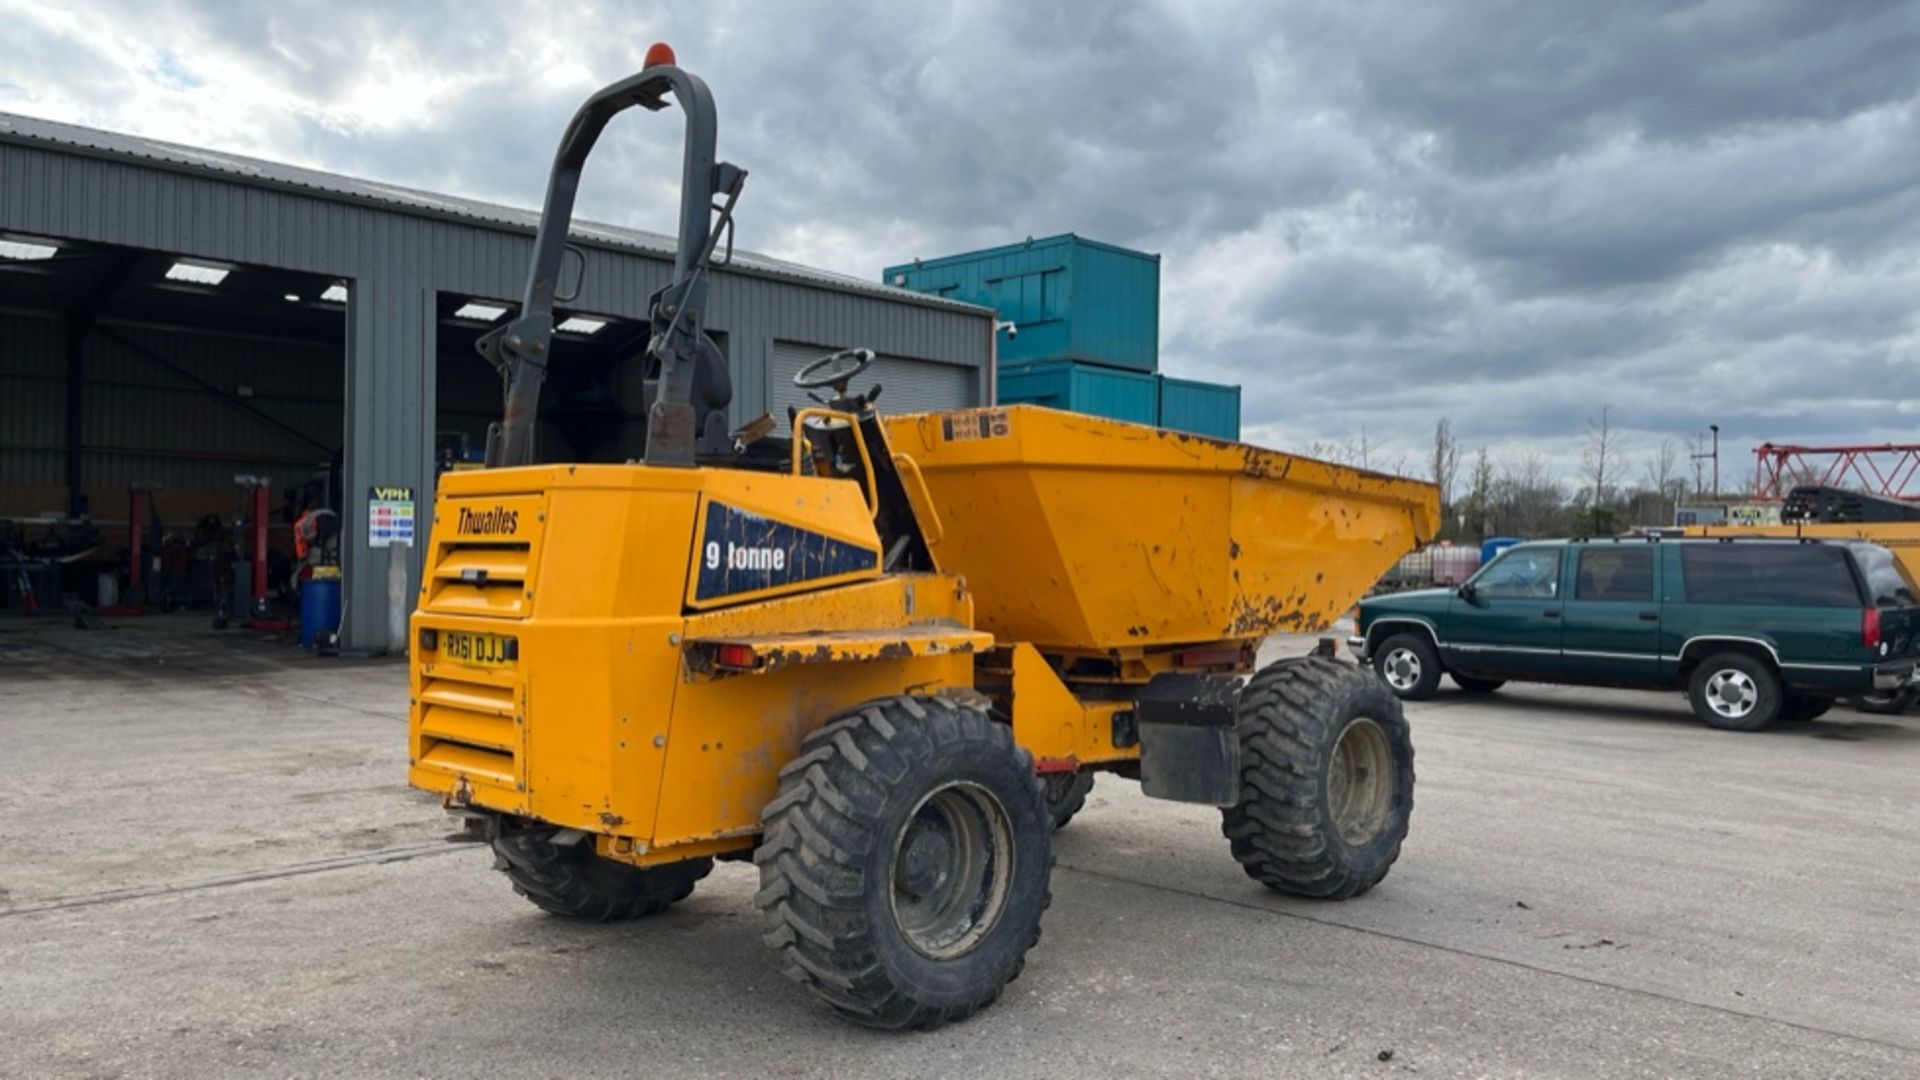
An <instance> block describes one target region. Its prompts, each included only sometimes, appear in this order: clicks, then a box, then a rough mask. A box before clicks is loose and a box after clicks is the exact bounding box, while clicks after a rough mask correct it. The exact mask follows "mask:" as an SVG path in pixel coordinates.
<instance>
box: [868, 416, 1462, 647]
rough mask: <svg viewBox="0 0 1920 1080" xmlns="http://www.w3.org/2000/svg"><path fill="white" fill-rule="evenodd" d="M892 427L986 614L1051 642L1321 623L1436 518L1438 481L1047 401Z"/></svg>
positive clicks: (1189, 638) (1000, 625)
mask: <svg viewBox="0 0 1920 1080" xmlns="http://www.w3.org/2000/svg"><path fill="white" fill-rule="evenodd" d="M887 433H888V436H889V439H890V441H891V442H892V444H893V449H894V451H895V453H896V454H899V455H902V456H904V457H906V458H911V459H912V464H911V465H910V466H906V468H905V471H906V472H908V473H909V474H911V473H912V471H913V468H914V467H916V466H917V468H918V471H919V473H920V474H921V475H922V476H924V477H925V480H926V488H927V492H928V494H929V495H930V497H931V501H932V503H933V507H932V509H933V511H934V514H933V516H934V517H936V518H937V521H935V522H932V523H931V524H932V528H931V529H930V531H931V532H934V533H936V534H937V539H936V540H935V541H934V543H933V544H932V545H931V546H932V550H933V553H934V557H935V559H936V560H938V562H939V563H940V566H941V568H942V569H944V570H950V571H954V572H957V573H959V574H961V575H963V576H964V577H965V578H966V581H967V584H968V587H969V588H970V590H971V592H972V593H973V598H974V605H975V617H976V620H977V623H978V625H979V626H980V628H981V629H984V630H988V631H990V632H991V633H993V634H994V636H995V637H997V638H1000V639H1001V640H1003V641H1025V642H1031V643H1033V644H1035V645H1037V646H1040V647H1042V648H1043V649H1053V650H1069V651H1081V650H1087V651H1106V650H1113V649H1127V648H1156V647H1164V646H1169V645H1179V644H1187V643H1204V642H1215V641H1221V640H1226V639H1247V638H1257V637H1264V636H1265V635H1268V634H1272V633H1276V632H1280V631H1314V630H1320V629H1324V628H1326V627H1328V626H1330V625H1331V624H1332V623H1333V621H1334V620H1335V619H1337V618H1338V617H1339V616H1340V615H1341V614H1342V613H1343V612H1345V611H1346V610H1347V609H1348V608H1349V607H1351V606H1352V605H1353V603H1354V601H1355V600H1356V599H1358V598H1359V597H1360V596H1361V595H1362V594H1363V593H1364V592H1365V591H1366V590H1367V588H1368V587H1369V586H1370V585H1372V584H1373V583H1374V582H1375V581H1376V580H1378V579H1379V577H1380V575H1381V574H1382V573H1384V572H1385V571H1386V569H1387V568H1388V567H1390V566H1392V565H1393V563H1394V561H1395V560H1396V559H1398V558H1399V557H1400V556H1401V555H1402V554H1404V553H1406V552H1407V551H1410V550H1412V549H1413V548H1415V547H1416V546H1418V545H1419V544H1421V543H1424V542H1426V541H1427V540H1428V539H1430V538H1431V537H1432V536H1433V534H1434V530H1435V526H1436V524H1437V523H1438V520H1439V496H1438V493H1437V490H1436V489H1435V488H1434V487H1433V485H1431V484H1426V483H1421V482H1419V481H1414V480H1406V479H1401V478H1398V477H1391V476H1385V475H1382V474H1379V473H1373V472H1367V471H1365V470H1362V469H1354V468H1347V467H1344V466H1339V465H1333V464H1329V463H1327V462H1324V461H1315V460H1313V459H1311V458H1303V457H1296V456H1294V455H1291V454H1283V453H1279V452H1276V451H1272V450H1263V449H1260V448H1259V447H1255V446H1248V445H1246V444H1244V443H1234V442H1225V441H1222V440H1218V439H1209V438H1205V437H1201V436H1196V435H1187V434H1183V433H1180V432H1173V431H1165V430H1161V429H1159V428H1152V427H1146V426H1143V425H1139V424H1128V423H1122V422H1120V421H1116V420H1106V419H1103V418H1099V417H1092V416H1083V415H1080V414H1077V413H1068V412H1061V411H1058V410H1055V409H1046V408H1040V407H1036V406H1024V405H1021V406H1011V407H1008V408H993V409H971V410H964V411H959V412H944V413H925V414H913V415H902V416H895V417H889V418H888V420H887ZM904 464H905V463H903V465H904Z"/></svg>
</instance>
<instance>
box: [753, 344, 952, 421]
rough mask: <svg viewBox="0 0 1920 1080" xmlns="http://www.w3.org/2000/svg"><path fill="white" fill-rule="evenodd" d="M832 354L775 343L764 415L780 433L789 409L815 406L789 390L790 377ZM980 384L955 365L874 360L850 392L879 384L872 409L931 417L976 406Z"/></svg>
mask: <svg viewBox="0 0 1920 1080" xmlns="http://www.w3.org/2000/svg"><path fill="white" fill-rule="evenodd" d="M834 351H835V350H833V349H829V348H822V347H820V346H818V345H801V344H799V343H797V342H791V341H776V342H774V343H773V362H772V363H771V364H770V365H769V368H770V372H771V379H772V385H770V386H768V387H767V411H768V412H771V413H772V414H773V416H774V419H776V420H778V421H779V422H780V430H781V431H782V432H784V431H786V429H787V407H788V406H792V407H794V408H796V409H802V408H806V407H807V406H809V405H812V404H814V402H813V401H812V400H811V399H810V398H808V397H807V392H806V391H805V390H802V389H800V388H798V387H796V386H794V385H793V376H794V373H796V372H798V371H799V370H800V369H801V368H803V367H806V366H807V365H808V364H811V363H813V362H814V361H815V360H818V359H819V358H821V357H822V356H825V355H827V354H828V353H831V352H834ZM978 382H979V377H978V373H977V372H976V371H975V369H973V368H970V367H965V366H962V365H959V364H936V363H933V362H931V361H927V360H903V359H901V358H899V357H896V356H877V357H875V358H874V361H873V366H872V367H869V368H868V369H867V370H866V371H864V372H862V373H861V375H860V377H859V378H857V379H855V380H854V381H853V389H855V390H865V389H870V388H871V387H872V386H873V385H874V384H875V383H878V384H879V385H880V388H881V393H880V400H879V401H878V402H876V403H875V404H876V405H877V406H878V408H879V409H880V411H881V412H882V413H885V414H892V413H910V412H930V411H932V410H935V409H964V408H968V407H970V406H972V405H976V404H978V403H979V393H978V391H977V389H976V387H977V384H978ZM815 392H816V393H818V391H815ZM822 396H825V395H824V394H823V395H822Z"/></svg>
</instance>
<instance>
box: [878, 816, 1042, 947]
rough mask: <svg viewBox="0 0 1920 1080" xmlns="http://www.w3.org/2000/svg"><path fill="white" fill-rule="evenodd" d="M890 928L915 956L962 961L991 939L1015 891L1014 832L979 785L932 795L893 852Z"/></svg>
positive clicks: (910, 819) (909, 821)
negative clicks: (896, 929) (961, 957)
mask: <svg viewBox="0 0 1920 1080" xmlns="http://www.w3.org/2000/svg"><path fill="white" fill-rule="evenodd" d="M892 866H893V872H892V879H893V887H892V890H891V898H892V907H893V920H894V923H895V925H897V926H898V927H899V928H900V933H901V935H902V936H904V937H905V938H906V939H907V944H909V945H911V946H913V948H914V950H915V951H916V952H919V953H921V954H922V955H925V956H929V957H932V958H933V959H935V960H946V959H951V958H953V957H955V956H959V955H961V954H963V953H965V952H967V951H968V950H969V949H972V948H973V947H974V946H975V945H978V944H979V943H980V940H981V939H982V938H984V937H986V936H987V934H989V933H990V932H992V930H993V928H994V926H995V924H997V923H998V922H999V921H1000V916H1001V914H1002V913H1003V912H1004V911H1005V910H1006V906H1007V894H1008V892H1009V890H1010V886H1011V885H1012V883H1013V826H1012V824H1011V823H1010V822H1009V821H1008V819H1007V811H1006V808H1005V807H1003V806H1001V805H1000V800H999V799H998V798H996V797H994V795H993V793H992V792H990V791H988V790H987V789H986V788H983V787H981V786H980V785H978V784H974V783H971V782H968V781H956V782H954V783H951V784H947V785H946V786H944V787H940V788H936V789H935V790H934V791H932V792H931V793H929V794H928V795H927V796H926V798H924V799H921V800H920V804H919V805H918V806H916V807H914V810H913V813H912V814H911V815H909V816H908V818H907V823H906V824H905V825H904V826H902V827H901V829H900V834H899V836H898V837H896V838H895V840H894V845H893V863H892Z"/></svg>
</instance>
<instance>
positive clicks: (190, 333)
mask: <svg viewBox="0 0 1920 1080" xmlns="http://www.w3.org/2000/svg"><path fill="white" fill-rule="evenodd" d="M748 164H749V165H751V163H750V162H749V163H748ZM743 205H744V209H745V211H746V217H747V218H748V220H749V221H750V220H751V217H752V205H753V202H752V186H751V184H749V186H748V189H747V200H746V202H745V203H744V204H743ZM537 223H538V215H537V214H535V213H532V212H530V211H524V210H517V209H511V208H507V207H502V206H497V205H492V204H488V203H481V202H474V201H470V200H465V199H458V198H453V197H449V196H442V195H434V194H428V193H425V192H420V191H412V190H407V189H403V188H397V187H392V186H390V185H386V184H380V183H375V182H371V181H365V180H356V179H351V178H348V177H343V176H337V175H332V174H328V173H322V172H316V171H312V170H307V169H300V168H293V167H290V166H285V165H279V164H273V163H269V162H264V161H259V160H254V159H249V158H243V157H237V156H233V155H228V154H221V153H217V152H212V151H206V150H199V149H192V148H188V147H183V146H176V145H170V144H166V143H159V142H154V141H151V140H147V139H141V138H135V137H130V136H125V135H118V134H112V133H107V132H102V131H97V130H92V129H88V128H81V127H74V126H70V125H65V124H57V123H52V122H49V121H44V120H36V119H31V118H27V117H19V116H11V115H6V114H0V518H5V519H11V520H12V521H14V522H16V523H21V525H22V527H23V528H24V529H26V530H27V531H28V532H29V533H30V532H31V530H32V529H33V528H34V527H35V526H36V525H37V526H41V527H44V528H57V527H58V526H57V525H55V524H54V522H53V520H52V519H54V518H60V519H65V518H67V517H68V516H69V515H72V516H75V517H78V516H79V515H82V514H85V515H90V516H91V518H92V519H93V520H94V521H96V522H98V523H100V524H101V525H102V526H103V532H104V534H105V536H106V537H107V544H106V546H109V547H116V548H117V547H124V546H125V545H126V542H127V540H126V533H127V530H126V527H125V524H124V523H125V522H126V521H127V519H128V518H129V517H130V513H129V510H128V509H127V508H128V506H129V494H128V493H129V490H130V489H131V488H133V487H135V486H141V485H155V486H156V488H157V490H156V491H155V492H154V494H153V495H152V505H153V507H154V509H155V510H157V511H158V513H159V515H160V517H161V518H162V519H163V520H164V522H165V525H166V528H167V529H168V530H174V529H176V528H189V527H191V526H192V524H193V523H195V522H197V521H200V520H201V519H202V518H204V517H205V516H206V515H210V514H211V515H217V516H218V517H219V518H221V519H222V520H223V521H231V520H233V519H234V518H235V516H236V513H237V512H238V507H239V498H240V494H239V489H238V487H237V486H236V482H235V478H236V477H237V476H260V477H265V478H267V479H268V480H269V481H270V483H271V485H272V489H273V491H274V492H275V495H274V499H275V501H274V505H275V507H276V508H277V507H279V505H280V500H281V498H282V495H283V493H285V492H289V491H295V490H302V491H309V490H310V491H320V490H325V491H326V492H328V493H329V495H328V499H329V501H330V502H331V503H332V504H333V505H334V507H335V508H336V509H337V511H338V512H339V514H340V519H341V536H342V543H341V556H342V559H341V561H342V564H343V570H344V576H345V599H346V603H345V610H346V616H345V621H344V626H343V643H344V644H345V645H346V646H348V647H379V646H382V645H384V644H385V643H386V641H387V625H388V615H389V602H388V591H389V590H388V587H387V557H388V556H387V553H386V552H383V551H380V550H377V549H376V548H374V547H372V546H370V545H369V536H368V500H369V496H370V493H371V492H372V491H373V490H374V489H376V488H393V487H402V488H411V489H412V490H413V492H414V493H416V498H417V501H418V504H419V507H420V510H421V514H420V516H421V524H422V529H423V531H424V529H425V528H426V524H427V519H428V518H429V517H430V515H429V514H427V513H426V509H427V507H428V506H429V505H430V502H431V499H432V495H433V482H434V477H435V475H436V472H437V470H438V469H439V468H441V467H443V465H444V464H445V462H446V461H447V460H448V459H461V458H467V457H470V456H471V455H472V454H475V453H477V452H478V451H479V450H480V448H481V447H482V446H483V445H484V436H485V431H486V426H487V423H488V422H489V421H490V420H492V419H494V418H496V417H497V414H498V412H499V408H500V384H499V379H498V376H497V375H496V374H495V372H494V371H493V369H492V368H491V367H490V366H488V365H487V364H486V363H485V362H484V361H482V360H481V359H480V358H479V357H478V356H477V355H476V354H475V353H474V350H473V344H474V341H475V339H476V338H477V337H478V336H479V334H481V333H482V332H484V331H485V330H486V329H488V328H489V327H490V326H491V325H493V324H494V323H496V322H497V321H499V319H500V318H501V316H503V315H504V314H505V312H506V309H507V308H508V306H509V305H510V303H511V302H513V301H516V300H517V299H518V297H519V296H520V293H521V290H522V289H523V287H524V285H525V274H526V265H527V260H528V258H529V256H530V253H531V247H532V238H533V233H534V229H535V227H536V225H537ZM573 243H574V245H575V246H576V247H577V248H578V250H579V251H580V252H581V254H582V260H581V261H582V262H583V264H584V273H583V276H582V278H581V280H580V286H579V290H578V293H577V296H576V298H575V299H573V300H572V301H570V302H569V303H568V304H567V305H565V308H564V310H563V311H562V312H561V313H560V314H561V315H562V316H563V317H565V318H567V319H568V320H569V321H568V322H566V323H563V324H562V325H561V326H560V331H561V333H560V334H559V335H558V341H557V344H556V348H555V354H554V364H553V368H552V371H551V374H550V377H549V380H548V384H547V390H546V394H545V397H544V399H543V409H542V420H541V425H540V429H539V430H540V435H539V439H540V456H541V458H542V459H544V460H567V461H621V460H627V459H630V458H633V457H637V456H638V454H639V450H640V443H639V440H638V437H637V435H638V433H637V432H636V430H635V421H636V419H637V418H638V417H639V416H640V415H641V413H640V397H641V392H640V383H641V378H642V363H643V350H644V347H645V343H646V315H647V312H646V302H647V297H648V296H649V295H650V294H651V293H652V292H653V291H655V290H656V289H658V288H660V287H661V286H663V285H665V284H666V282H667V279H668V276H669V274H670V271H671V268H672V246H673V241H672V240H671V239H670V238H668V237H665V236H661V235H658V234H654V233H648V232H641V231H636V230H631V229H623V228H613V227H608V226H603V225H593V224H588V223H576V225H575V228H574V231H573ZM711 295H712V299H711V304H710V307H709V326H710V328H711V329H712V331H713V332H714V336H715V338H716V340H718V342H719V343H720V345H721V347H722V348H723V349H724V350H725V351H726V353H727V354H728V357H729V361H730V366H731V369H732V372H733V379H734V400H733V405H732V414H733V415H732V420H733V421H734V422H735V423H736V424H737V423H741V422H744V421H746V420H748V419H751V418H752V417H754V416H757V415H759V414H760V413H761V412H763V411H769V412H773V413H775V414H776V415H777V416H782V417H784V413H785V409H786V406H787V405H789V404H792V403H794V402H796V401H797V400H798V399H799V392H798V391H794V390H793V389H792V388H791V386H790V382H789V380H790V378H791V376H792V375H793V373H794V372H795V371H796V370H798V369H799V367H800V366H801V365H802V364H803V363H805V362H806V361H808V360H810V359H813V358H815V357H817V356H819V355H821V354H823V353H826V352H829V351H832V350H834V349H838V348H843V347H852V346H865V347H869V348H872V349H874V350H875V351H876V352H878V353H879V354H880V356H881V360H880V363H879V364H878V365H877V370H876V371H874V373H873V374H872V378H873V379H874V380H876V381H878V382H879V383H881V384H882V385H883V386H884V387H885V392H886V393H885V404H886V406H887V407H889V408H891V409H892V410H894V411H908V410H913V409H923V408H949V407H961V406H967V405H974V404H982V403H985V402H987V401H989V400H990V399H991V394H992V363H993V361H992V357H993V354H994V338H993V335H994V315H993V312H992V311H991V310H990V309H987V308H982V307H976V306H972V305H967V304H961V303H956V302H953V301H950V300H944V299H941V298H939V297H935V296H928V295H924V294H921V293H917V292H910V291H907V290H904V289H897V288H890V287H888V286H885V285H882V284H879V283H873V282H865V281H861V280H858V279H854V278H850V277H845V276H841V275H837V274H832V273H826V272H822V271H819V270H813V269H809V268H807V267H804V266H799V265H795V264H793V263H788V262H783V261H780V260H776V259H770V258H766V257H762V256H757V255H752V254H749V253H746V252H736V253H735V255H734V258H733V261H732V263H731V264H730V265H728V266H727V267H726V268H724V269H722V270H719V271H717V272H716V274H715V277H714V279H713V286H712V294H711ZM116 526H117V528H118V532H117V533H116V532H115V528H116ZM275 530H276V532H275V537H276V539H275V543H276V545H280V544H283V543H284V540H285V537H286V528H285V526H284V524H283V522H281V521H280V520H279V519H277V518H276V520H275ZM16 535H24V534H22V533H16ZM398 550H405V549H398ZM421 550H422V549H421V548H419V547H415V548H413V549H412V551H411V560H410V568H409V574H408V579H407V589H406V593H405V596H406V597H407V598H408V599H407V600H406V601H404V602H405V603H409V604H410V603H411V598H412V597H413V596H414V595H415V594H416V593H417V592H418V586H419V576H418V575H419V571H420V561H421V558H420V557H421ZM0 554H4V553H0ZM87 599H89V600H91V599H92V597H91V596H89V597H87Z"/></svg>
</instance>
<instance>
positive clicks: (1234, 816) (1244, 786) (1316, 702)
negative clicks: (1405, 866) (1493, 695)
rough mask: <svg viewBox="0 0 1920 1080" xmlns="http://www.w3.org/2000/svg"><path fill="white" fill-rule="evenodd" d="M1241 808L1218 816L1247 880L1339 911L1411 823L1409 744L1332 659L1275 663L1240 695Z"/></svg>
mask: <svg viewBox="0 0 1920 1080" xmlns="http://www.w3.org/2000/svg"><path fill="white" fill-rule="evenodd" d="M1234 724H1235V727H1236V729H1237V731H1238V734H1239V740H1240V802H1239V803H1238V804H1237V805H1235V806H1231V807H1228V808H1227V809H1225V810H1223V811H1222V812H1221V813H1222V815H1223V817H1224V821H1223V823H1222V829H1223V831H1224V832H1225V833H1226V836H1227V839H1228V841H1229V842H1231V844H1232V845H1233V857H1234V858H1235V859H1237V860H1239V862H1240V865H1241V866H1242V867H1243V868H1244V869H1245V870H1246V872H1247V874H1248V876H1250V877H1252V878H1253V879H1254V880H1256V881H1259V882H1261V883H1262V884H1264V885H1266V886H1268V887H1269V888H1272V889H1276V890H1278V891H1280V892H1284V893H1290V894H1293V895H1295V896H1308V897H1315V898H1320V899H1328V900H1344V899H1346V898H1348V897H1351V896H1358V895H1359V894H1361V893H1363V892H1366V891H1367V890H1368V889H1370V888H1372V887H1373V886H1374V885H1376V884H1378V883H1379V882H1380V879H1381V878H1384V877H1386V876H1387V870H1388V869H1389V868H1391V867H1392V866H1393V863H1394V860H1395V859H1397V858H1399V857H1400V844H1401V841H1403V840H1404V839H1406V835H1407V822H1408V819H1409V817H1410V816H1411V814H1412V812H1413V740H1412V737H1411V736H1410V734H1409V732H1408V729H1407V720H1406V716H1405V715H1404V714H1403V712H1402V711H1401V706H1400V701H1399V699H1398V698H1397V697H1395V696H1394V694H1393V692H1392V691H1391V690H1390V689H1389V688H1388V687H1387V686H1386V684H1385V683H1383V682H1382V681H1381V680H1379V679H1376V678H1374V677H1373V676H1372V675H1370V674H1368V673H1367V672H1366V671H1364V670H1362V669H1360V668H1356V667H1352V666H1349V665H1346V664H1342V663H1340V662H1338V661H1335V660H1328V659H1323V658H1319V657H1306V658H1302V659H1298V660H1282V661H1280V662H1278V663H1275V664H1271V665H1269V666H1268V667H1266V668H1265V669H1263V670H1261V671H1260V672H1259V673H1258V674H1257V675H1255V676H1254V677H1253V678H1252V679H1250V680H1248V682H1247V685H1246V686H1245V687H1244V688H1243V689H1242V690H1241V692H1240V698H1239V702H1238V704H1237V705H1236V707H1235V717H1234Z"/></svg>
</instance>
